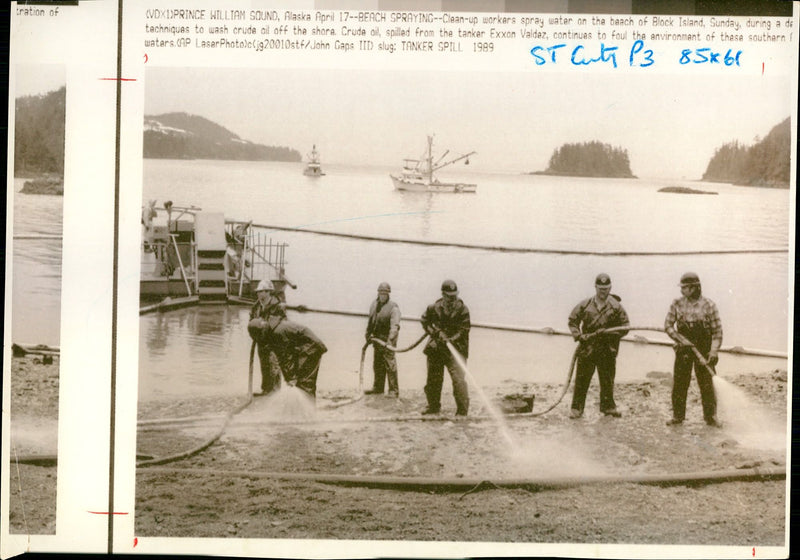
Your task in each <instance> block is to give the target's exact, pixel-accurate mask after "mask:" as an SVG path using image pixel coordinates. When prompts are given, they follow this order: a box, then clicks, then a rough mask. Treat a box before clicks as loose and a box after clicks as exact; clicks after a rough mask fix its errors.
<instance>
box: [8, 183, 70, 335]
mask: <svg viewBox="0 0 800 560" xmlns="http://www.w3.org/2000/svg"><path fill="white" fill-rule="evenodd" d="M24 184H25V179H16V178H15V179H14V191H15V194H14V217H13V220H14V222H13V223H14V235H41V234H47V235H61V231H62V216H63V201H64V198H63V197H61V196H53V195H33V194H22V193H20V192H19V191H20V189H22V187H23V185H24ZM12 265H13V275H12V294H13V295H12V297H13V299H12V307H11V312H12V337H11V338H12V340H13V341H14V342H18V343H24V344H49V345H58V344H59V340H60V330H61V321H60V317H61V240H53V239H18V240H15V241H14V260H13V262H12Z"/></svg>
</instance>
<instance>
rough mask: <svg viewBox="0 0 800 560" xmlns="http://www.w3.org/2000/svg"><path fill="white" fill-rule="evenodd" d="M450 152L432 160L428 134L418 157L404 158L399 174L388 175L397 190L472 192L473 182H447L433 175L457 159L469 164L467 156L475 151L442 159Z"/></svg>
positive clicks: (447, 151)
mask: <svg viewBox="0 0 800 560" xmlns="http://www.w3.org/2000/svg"><path fill="white" fill-rule="evenodd" d="M449 152H450V150H446V151H445V152H444V153H443V154H442V155H441V156H439V159H438V160H436V162H434V161H433V136H430V135H429V136H428V146H427V148H426V150H425V153H424V154H423V155H422V157H420V158H419V159H411V158H405V159H404V160H403V169H402V171H401V173H400V175H389V177H391V179H392V183H394V188H395V189H397V190H398V191H412V192H436V193H474V192H475V191H476V190H477V188H478V185H476V184H475V183H448V182H443V181H440V180H439V179H437V178H436V177H434V172H435V171H438V170H439V169H441V168H442V167H446V166H448V165H452V164H454V163H456V162H457V161H461V160H462V159H463V160H465V161H464V163H465V164H467V165H469V157H470V156H471V155H473V154H475V152H469V153H468V154H464V155H461V156H458V157H456V158H454V159H450V160H447V161H442V160H443V159H444V158H445V156H447V154H448V153H449Z"/></svg>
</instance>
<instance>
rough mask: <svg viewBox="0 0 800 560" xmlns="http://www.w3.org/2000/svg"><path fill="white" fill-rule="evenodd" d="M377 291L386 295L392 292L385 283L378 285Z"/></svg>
mask: <svg viewBox="0 0 800 560" xmlns="http://www.w3.org/2000/svg"><path fill="white" fill-rule="evenodd" d="M378 291H379V292H386V293H387V294H389V293H391V292H392V287H391V286H390V285H389V284H388V283H386V282H381V283H380V284H378Z"/></svg>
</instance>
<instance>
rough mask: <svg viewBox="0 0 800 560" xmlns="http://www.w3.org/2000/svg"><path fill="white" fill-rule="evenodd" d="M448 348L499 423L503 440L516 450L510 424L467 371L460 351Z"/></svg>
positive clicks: (450, 346) (490, 413)
mask: <svg viewBox="0 0 800 560" xmlns="http://www.w3.org/2000/svg"><path fill="white" fill-rule="evenodd" d="M447 348H448V349H449V350H450V353H451V354H452V355H453V358H454V359H455V361H456V364H457V365H458V367H459V368H461V371H463V372H464V375H465V376H466V378H467V380H468V381H469V385H470V387H472V388H474V391H473V392H474V393H477V394H478V397H479V398H480V400H481V404H483V407H484V408H485V409H486V411H487V412H488V413H489V415H491V417H492V418H493V419H494V420H495V422H496V423H497V428H498V430H499V431H500V435H502V436H503V439H504V440H505V442H506V443H507V444H508V445H509V447H510V448H512V449H516V448H517V447H518V445H517V443H516V442H515V441H514V438H513V436H512V435H511V431H510V430H509V429H508V424H507V423H506V420H505V418H503V414H502V412H500V410H498V408H497V407H496V406H495V405H494V404H493V403H492V401H491V400H489V397H487V396H486V393H484V392H483V390H482V389H481V387H480V385H478V383H477V382H476V381H475V378H474V377H473V376H472V373H470V371H469V369H467V363H466V362H465V361H464V358H462V357H461V355H460V354H459V353H458V351H457V350H456V349H455V348H453V345H452V344H450V343H449V342H448V343H447Z"/></svg>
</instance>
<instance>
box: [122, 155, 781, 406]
mask: <svg viewBox="0 0 800 560" xmlns="http://www.w3.org/2000/svg"><path fill="white" fill-rule="evenodd" d="M302 168H303V164H302V163H278V162H233V161H184V160H180V161H179V160H145V161H144V185H143V200H144V201H146V200H150V199H155V200H157V201H158V206H161V205H162V204H163V202H164V201H166V200H171V201H172V202H173V203H174V204H175V205H176V206H188V205H195V206H198V207H201V208H202V209H203V210H206V211H215V212H223V213H224V214H225V217H226V218H228V219H238V220H253V222H254V224H260V225H265V226H282V227H294V228H300V229H313V230H322V231H327V232H335V233H344V234H350V235H364V236H374V237H382V238H392V239H410V240H418V241H425V242H438V243H457V244H473V245H481V246H485V247H491V248H500V247H502V248H507V249H512V250H519V249H543V250H548V251H561V252H563V254H562V253H557V252H554V253H550V252H517V251H509V250H506V251H502V250H492V249H465V248H458V247H448V246H425V245H409V244H403V243H386V242H381V241H368V240H360V239H349V238H341V237H331V236H321V235H316V234H313V233H303V232H286V231H278V230H272V231H270V229H269V228H266V231H268V232H269V234H270V235H271V236H272V238H273V240H275V241H284V242H287V243H288V244H289V247H288V249H287V252H286V257H287V261H288V263H287V269H286V273H287V276H288V277H289V279H290V280H291V281H292V282H294V283H295V284H297V286H298V287H297V289H296V290H292V289H289V288H287V300H288V303H289V304H290V305H300V304H303V305H306V306H308V307H311V308H322V309H335V310H341V311H355V312H363V313H366V312H367V311H368V309H369V304H370V302H371V301H372V300H373V299H374V297H375V295H376V293H375V291H376V288H377V285H378V284H379V283H380V282H383V281H386V282H389V283H390V284H391V286H392V298H393V299H394V300H395V301H397V302H398V304H399V305H400V309H401V311H402V313H403V316H404V318H406V319H408V320H404V321H403V323H402V325H401V331H400V344H399V345H400V346H405V345H407V344H410V343H411V342H413V341H414V340H416V339H417V338H418V337H419V336H421V334H422V329H421V327H420V325H419V323H418V322H416V321H415V320H413V319H418V318H419V316H420V315H421V314H422V312H423V311H424V310H425V306H426V305H428V304H429V303H432V302H433V301H435V300H436V299H437V298H438V297H440V286H441V282H442V281H443V280H444V279H445V278H452V279H453V280H455V281H456V282H457V283H458V286H459V290H460V297H461V298H462V299H463V300H464V302H465V303H466V304H467V306H468V307H469V309H470V312H471V318H472V321H473V322H474V323H492V324H502V325H517V326H529V327H552V328H555V329H558V330H565V329H566V328H567V325H566V323H567V317H568V315H569V313H570V311H571V310H572V308H573V307H574V306H575V305H576V304H577V303H578V302H579V301H580V300H581V299H583V298H586V297H589V296H591V295H593V293H594V278H595V276H596V275H597V273H599V272H606V273H608V274H610V276H611V278H612V281H613V290H612V291H613V292H614V293H616V294H618V295H620V296H621V297H622V304H623V306H624V307H625V308H626V310H627V312H628V315H629V316H630V320H631V324H632V325H634V326H643V327H647V326H651V327H658V328H661V327H663V322H664V316H665V315H666V312H667V310H668V308H669V305H670V302H671V301H672V300H673V299H674V298H676V297H678V296H679V295H680V294H679V288H678V281H679V278H680V276H681V274H683V273H684V272H686V271H689V270H692V271H695V272H697V273H698V274H699V275H700V277H701V279H702V282H703V291H704V294H705V295H706V296H708V297H710V298H711V299H713V300H714V301H715V302H716V303H717V305H718V307H719V310H720V315H721V317H722V321H723V327H724V331H725V340H724V345H740V346H744V347H746V348H754V349H764V350H773V351H780V352H786V351H787V348H788V323H789V317H790V313H791V311H790V310H789V306H788V297H789V281H790V277H789V256H788V254H787V253H783V252H780V253H764V252H752V253H740V254H699V255H674V254H662V255H639V256H605V255H579V254H570V252H599V253H609V252H635V253H680V252H714V251H740V250H744V251H746V250H752V251H764V250H770V249H787V248H788V246H789V237H790V216H789V208H790V192H789V191H788V190H773V189H759V188H746V187H736V186H732V185H726V184H711V183H700V182H687V181H672V180H667V179H664V180H660V179H627V180H621V179H586V178H572V177H548V176H539V175H530V174H523V173H509V172H468V171H467V169H468V168H463V167H461V168H458V171H457V172H456V171H453V172H451V173H449V174H442V175H441V176H440V178H441V179H442V180H450V179H452V180H463V181H470V182H475V183H477V184H478V190H477V193H475V194H459V195H448V194H425V193H405V192H399V191H396V190H394V189H393V186H392V183H391V180H390V178H389V173H392V172H395V171H396V170H395V169H392V168H383V167H376V166H344V165H334V164H329V165H325V164H324V162H323V169H324V171H325V172H326V175H325V176H323V177H318V178H312V177H305V176H303V175H302ZM453 169H455V168H453ZM665 186H685V187H691V188H695V189H701V190H706V191H714V192H717V193H718V194H717V195H685V194H673V193H662V192H658V191H659V189H660V188H662V187H665ZM129 257H131V258H133V256H132V255H131V256H129ZM124 258H128V257H124ZM135 258H138V255H137V256H136V257H135ZM248 311H249V310H248V309H246V308H243V307H225V306H210V307H197V308H189V309H183V310H177V311H171V312H168V313H159V314H151V315H144V316H141V317H140V325H139V327H140V353H139V358H140V365H139V370H140V398H159V397H165V398H172V397H173V396H174V395H178V394H181V395H185V394H209V395H213V394H222V393H239V392H242V391H243V390H246V387H247V368H248V363H247V362H248V355H249V347H250V339H249V337H248V335H247V330H246V325H247V318H248ZM290 318H291V319H293V320H295V321H298V322H300V323H303V324H305V325H307V326H308V327H310V328H311V329H312V330H313V331H314V332H315V333H316V334H317V335H318V336H320V338H322V339H323V340H324V341H325V343H326V344H327V346H328V348H329V351H328V353H327V354H325V356H324V357H323V359H322V367H321V370H320V376H319V383H318V387H319V388H320V389H321V390H326V389H348V388H353V390H355V389H357V387H358V368H359V358H360V350H361V346H362V344H363V341H364V338H363V333H364V329H365V327H366V319H365V318H363V319H362V318H357V317H342V316H335V315H323V314H315V313H305V314H301V313H296V312H290ZM637 334H642V335H645V336H647V337H648V338H656V339H660V340H664V339H665V338H664V335H663V334H660V333H645V332H640V333H637ZM573 350H574V343H573V342H572V340H571V339H570V338H569V337H564V336H550V335H536V334H525V333H510V332H501V331H494V330H488V329H481V328H473V330H472V333H471V347H470V356H469V360H468V362H469V369H470V371H471V372H472V374H473V376H474V377H475V378H476V381H477V383H479V384H481V385H484V386H491V385H495V384H499V383H501V382H503V381H508V380H513V381H519V382H523V383H526V382H560V381H563V379H564V378H565V377H566V374H567V368H568V366H569V363H570V359H571V356H572V352H573ZM370 359H371V352H368V354H367V360H368V363H367V366H366V367H365V372H366V373H365V377H366V380H365V383H367V384H368V383H370V382H371V375H372V374H371V368H370V364H369V360H370ZM672 359H673V352H672V350H671V349H670V348H669V347H662V346H652V345H637V344H623V345H622V348H621V351H620V357H619V360H618V374H617V379H618V380H619V381H626V380H637V379H643V378H644V375H645V374H646V373H647V372H649V371H671V368H672ZM398 366H399V378H400V389H401V393H402V390H403V389H404V388H421V387H422V386H423V385H424V383H425V360H424V356H423V354H422V352H421V347H419V348H417V349H416V350H414V351H411V352H409V353H405V354H399V355H398ZM774 368H786V360H783V359H773V358H756V357H738V356H732V355H728V354H723V356H722V358H721V361H720V364H719V366H718V371H719V372H720V374H721V375H726V374H735V373H743V372H762V371H768V370H771V369H774ZM255 371H256V372H258V363H257V358H256V364H255ZM256 376H258V373H256ZM447 386H448V385H447V384H446V387H447Z"/></svg>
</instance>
